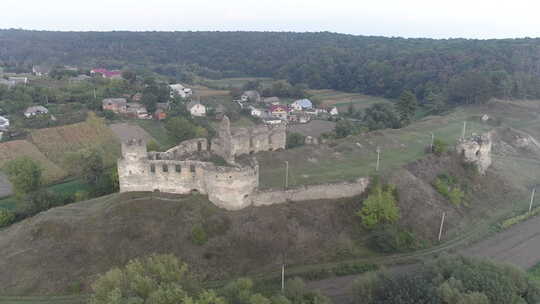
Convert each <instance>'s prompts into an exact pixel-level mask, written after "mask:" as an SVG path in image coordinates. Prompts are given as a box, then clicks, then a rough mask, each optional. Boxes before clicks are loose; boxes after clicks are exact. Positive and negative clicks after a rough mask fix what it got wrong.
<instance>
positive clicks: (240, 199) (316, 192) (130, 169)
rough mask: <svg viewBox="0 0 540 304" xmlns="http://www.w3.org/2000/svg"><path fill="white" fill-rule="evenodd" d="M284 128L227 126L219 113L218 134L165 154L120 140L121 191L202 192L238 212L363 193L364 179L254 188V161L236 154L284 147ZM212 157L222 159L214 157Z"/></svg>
mask: <svg viewBox="0 0 540 304" xmlns="http://www.w3.org/2000/svg"><path fill="white" fill-rule="evenodd" d="M285 131H286V130H285V126H281V125H278V126H257V127H255V128H250V129H247V128H237V129H232V130H231V127H230V122H229V119H228V118H227V117H224V119H223V121H222V122H221V125H220V129H219V131H218V137H217V138H215V139H213V140H212V141H211V142H208V140H207V139H206V138H196V139H191V140H186V141H183V142H181V143H180V144H179V145H177V146H175V147H173V148H171V149H169V150H167V151H165V152H148V151H147V150H146V142H144V141H143V140H135V139H133V140H128V141H126V142H123V143H122V157H121V158H120V159H119V160H118V177H119V182H120V192H132V191H159V192H168V193H178V194H188V193H201V194H206V195H208V199H209V200H210V201H211V202H212V203H214V204H215V205H217V206H219V207H221V208H224V209H227V210H239V209H243V208H245V207H248V206H251V205H253V206H261V205H271V204H278V203H283V202H287V201H292V200H296V201H301V200H315V199H335V198H342V197H347V196H354V195H359V194H361V193H362V192H364V191H365V189H366V187H367V184H368V182H369V180H368V179H365V178H361V179H359V180H357V181H356V182H353V183H337V184H328V185H315V186H305V187H301V188H298V189H289V190H287V191H284V190H265V191H259V190H258V186H259V165H258V162H257V160H256V159H255V158H254V157H241V158H238V156H241V155H246V154H251V153H255V152H259V151H273V150H280V149H285V142H286V133H285ZM216 155H217V156H221V157H222V158H223V160H225V162H223V161H221V162H218V161H216V157H215V156H216ZM217 159H219V157H218V158H217Z"/></svg>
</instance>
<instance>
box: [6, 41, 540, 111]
mask: <svg viewBox="0 0 540 304" xmlns="http://www.w3.org/2000/svg"><path fill="white" fill-rule="evenodd" d="M0 61H1V62H2V63H3V65H4V66H5V67H6V69H7V70H11V71H17V70H20V71H22V70H28V69H29V68H30V67H31V65H32V64H39V63H49V64H70V65H75V66H84V67H96V66H103V67H108V68H148V69H151V70H154V71H156V72H158V73H161V74H165V75H169V76H173V77H176V78H178V80H181V81H188V82H189V80H190V79H192V77H193V75H194V74H196V75H200V76H204V77H207V78H222V77H233V76H246V75H249V76H265V77H275V78H285V79H288V80H289V81H290V82H291V83H305V84H307V85H309V86H310V87H311V88H314V89H320V88H324V89H327V88H328V89H336V90H343V91H357V92H362V93H365V94H370V95H379V96H385V97H392V98H395V97H398V96H399V95H400V94H401V92H402V91H403V90H405V89H409V90H412V91H414V92H415V93H416V95H417V96H418V97H419V98H420V99H421V100H423V99H425V98H426V96H427V94H428V93H429V92H435V93H444V94H445V95H446V96H447V98H448V100H449V102H450V103H458V104H461V103H478V102H483V101H485V100H487V98H489V97H493V96H494V97H515V98H522V97H540V80H539V76H540V39H503V40H469V39H449V40H435V39H403V38H385V37H368V36H353V35H345V34H336V33H329V32H320V33H291V32H288V33H286V32H47V31H25V30H0Z"/></svg>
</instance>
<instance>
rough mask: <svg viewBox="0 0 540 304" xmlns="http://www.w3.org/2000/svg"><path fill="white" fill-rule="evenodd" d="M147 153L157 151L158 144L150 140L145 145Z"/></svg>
mask: <svg viewBox="0 0 540 304" xmlns="http://www.w3.org/2000/svg"><path fill="white" fill-rule="evenodd" d="M146 150H148V152H154V151H159V144H158V143H157V142H156V141H155V140H151V141H149V142H148V143H147V144H146Z"/></svg>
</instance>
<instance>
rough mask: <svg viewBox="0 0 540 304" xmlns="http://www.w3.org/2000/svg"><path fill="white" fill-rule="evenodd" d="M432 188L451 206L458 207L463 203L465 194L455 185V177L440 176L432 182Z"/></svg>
mask: <svg viewBox="0 0 540 304" xmlns="http://www.w3.org/2000/svg"><path fill="white" fill-rule="evenodd" d="M433 187H434V188H435V190H437V192H439V194H441V195H442V196H444V197H445V198H446V199H448V200H450V202H451V203H452V204H454V205H456V206H459V205H461V203H462V202H463V198H464V197H465V193H464V192H463V191H462V190H461V189H460V188H459V185H457V181H456V179H455V177H453V176H450V175H447V174H440V175H439V176H438V177H437V179H435V181H434V182H433Z"/></svg>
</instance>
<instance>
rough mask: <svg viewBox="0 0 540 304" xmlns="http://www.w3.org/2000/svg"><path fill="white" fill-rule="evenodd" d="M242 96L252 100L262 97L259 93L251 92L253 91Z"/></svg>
mask: <svg viewBox="0 0 540 304" xmlns="http://www.w3.org/2000/svg"><path fill="white" fill-rule="evenodd" d="M242 95H245V96H247V97H250V98H258V97H261V95H260V94H259V92H257V91H254V90H251V91H245V92H244V94H242Z"/></svg>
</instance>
